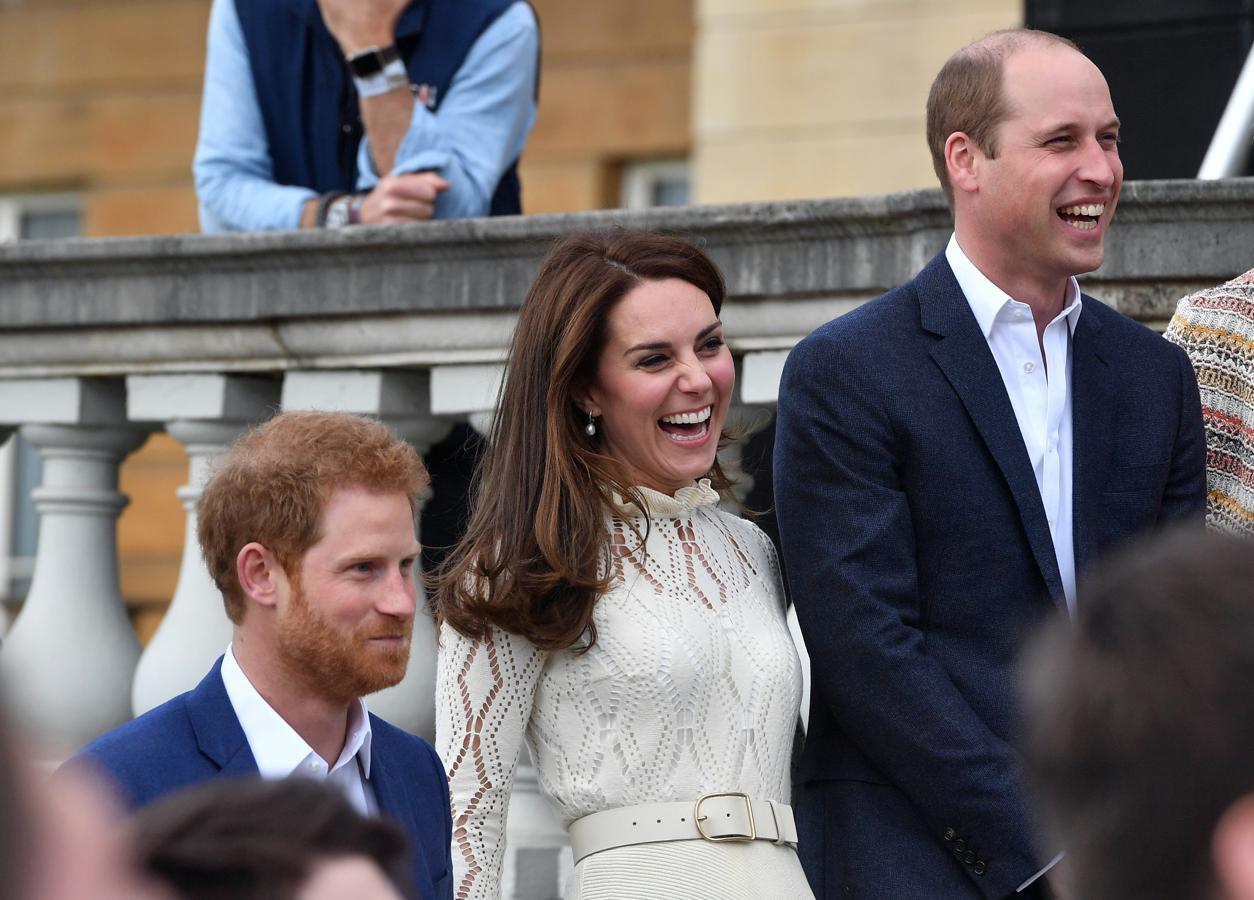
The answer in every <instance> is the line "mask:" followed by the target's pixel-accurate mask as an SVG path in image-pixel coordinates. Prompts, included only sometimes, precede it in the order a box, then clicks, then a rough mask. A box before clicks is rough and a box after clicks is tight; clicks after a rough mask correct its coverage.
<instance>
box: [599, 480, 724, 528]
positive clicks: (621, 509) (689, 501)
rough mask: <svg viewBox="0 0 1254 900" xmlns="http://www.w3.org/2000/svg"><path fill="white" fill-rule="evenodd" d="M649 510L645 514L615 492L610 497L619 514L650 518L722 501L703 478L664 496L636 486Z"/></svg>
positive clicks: (659, 492)
mask: <svg viewBox="0 0 1254 900" xmlns="http://www.w3.org/2000/svg"><path fill="white" fill-rule="evenodd" d="M636 490H637V491H639V492H640V496H641V498H642V499H643V500H644V502H645V505H646V506H647V507H648V510H646V511H644V512H643V513H642V512H641V510H640V509H639V508H638V507H637V506H636V504H634V503H632V502H631V501H630V500H627V499H626V498H624V497H622V496H621V495H619V493H618V492H617V491H614V492H613V494H612V495H611V497H610V505H611V506H612V507H613V508H614V510H615V511H616V512H618V513H621V514H623V515H627V516H640V515H647V516H648V517H649V518H659V517H667V516H677V515H681V514H682V513H686V512H690V511H692V510H694V509H698V508H699V507H702V506H713V505H714V504H715V503H718V501H719V500H720V499H721V498H720V497H719V495H718V491H716V490H714V488H712V487H710V479H708V478H702V479H701V480H700V481H697V482H694V483H693V484H688V485H684V486H683V487H681V488H680V489H679V490H677V491H676V492H675V493H674V494H663V493H662V492H661V491H655V490H653V488H647V487H644V486H643V485H636Z"/></svg>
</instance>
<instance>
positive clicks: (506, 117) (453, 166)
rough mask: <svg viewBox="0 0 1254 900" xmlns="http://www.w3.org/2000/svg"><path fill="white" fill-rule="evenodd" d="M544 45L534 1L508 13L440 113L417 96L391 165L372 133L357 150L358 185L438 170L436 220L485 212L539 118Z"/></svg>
mask: <svg viewBox="0 0 1254 900" xmlns="http://www.w3.org/2000/svg"><path fill="white" fill-rule="evenodd" d="M538 48H539V36H538V31H537V27H536V23H535V17H534V15H533V14H532V12H531V9H530V7H529V6H527V5H526V4H517V5H515V6H514V7H511V8H510V9H508V10H506V11H505V12H504V13H502V14H501V16H500V17H499V18H498V19H497V21H496V22H494V23H493V24H492V25H491V26H490V27H489V28H488V29H487V30H486V31H485V32H484V33H483V35H481V36H480V38H479V40H478V41H476V42H475V45H474V46H473V47H472V48H471V51H470V53H469V54H467V56H466V59H465V61H464V62H463V63H462V66H461V68H460V69H459V70H458V72H457V74H456V75H455V76H454V78H453V82H452V84H451V85H450V86H449V90H448V92H447V95H446V96H445V97H444V98H443V100H442V101H441V103H440V106H439V111H438V113H437V112H432V111H431V110H429V109H427V107H426V106H424V105H422V104H421V103H416V102H412V101H411V104H412V105H411V113H410V117H409V119H408V121H407V123H406V125H407V127H406V129H405V131H404V135H403V137H402V138H401V139H400V141H399V143H398V144H397V146H396V148H395V151H394V156H393V159H392V160H391V165H390V167H385V165H384V163H385V162H386V160H385V159H384V158H383V157H384V155H385V154H384V153H380V152H377V151H376V148H375V141H376V136H375V135H373V134H369V133H368V134H367V137H366V140H364V141H363V142H362V146H361V150H360V152H359V154H358V170H359V172H360V179H359V182H358V187H359V188H360V189H369V188H371V187H373V186H374V184H375V183H376V182H377V180H378V179H379V178H380V176H383V175H387V174H389V173H400V172H419V171H436V172H439V173H440V174H441V175H442V176H444V178H445V180H447V181H448V183H449V187H448V190H446V191H444V192H443V193H442V194H441V196H440V198H439V201H438V203H437V206H436V216H437V217H438V218H465V217H471V216H482V215H486V214H487V212H488V208H489V205H490V203H491V200H492V195H493V193H494V192H495V190H496V186H497V183H498V182H499V181H500V179H501V176H502V174H503V173H504V172H505V171H506V170H507V169H508V168H509V166H510V165H511V164H512V163H513V162H514V160H515V159H517V157H518V155H519V153H520V152H521V151H522V147H523V144H524V142H525V140H526V137H527V134H528V132H529V131H530V129H531V126H532V124H533V122H534V121H535V79H536V73H537V61H538ZM384 149H386V148H384Z"/></svg>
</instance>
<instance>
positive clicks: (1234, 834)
mask: <svg viewBox="0 0 1254 900" xmlns="http://www.w3.org/2000/svg"><path fill="white" fill-rule="evenodd" d="M1211 861H1212V862H1213V863H1214V865H1215V876H1216V880H1217V881H1218V882H1219V887H1220V891H1221V894H1220V896H1222V897H1223V898H1224V900H1254V793H1252V794H1246V795H1245V796H1243V797H1241V798H1239V799H1238V800H1237V801H1236V802H1235V803H1233V804H1232V805H1231V806H1229V807H1228V808H1227V810H1225V811H1224V814H1223V815H1222V816H1220V817H1219V824H1218V825H1216V826H1215V834H1214V836H1213V837H1212V838H1211Z"/></svg>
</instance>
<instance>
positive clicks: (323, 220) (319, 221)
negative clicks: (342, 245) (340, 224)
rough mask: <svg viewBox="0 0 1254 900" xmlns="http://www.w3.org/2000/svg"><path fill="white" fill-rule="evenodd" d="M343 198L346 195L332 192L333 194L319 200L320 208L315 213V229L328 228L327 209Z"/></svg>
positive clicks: (323, 196)
mask: <svg viewBox="0 0 1254 900" xmlns="http://www.w3.org/2000/svg"><path fill="white" fill-rule="evenodd" d="M343 196H344V195H343V194H341V193H338V192H336V191H332V192H331V193H329V194H323V195H322V196H321V197H319V198H318V206H317V208H316V210H315V212H314V226H315V227H317V228H326V227H327V209H328V208H329V207H330V206H331V204H332V203H334V202H335V201H336V200H338V199H339V198H340V197H343Z"/></svg>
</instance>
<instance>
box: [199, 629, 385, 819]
mask: <svg viewBox="0 0 1254 900" xmlns="http://www.w3.org/2000/svg"><path fill="white" fill-rule="evenodd" d="M222 684H223V685H224V686H225V687H226V695H227V698H228V699H229V700H230V701H231V706H232V708H234V710H235V716H236V718H238V719H239V724H240V727H241V728H242V729H243V730H244V737H245V738H247V739H248V746H249V748H250V749H251V750H252V752H253V759H255V760H256V761H257V770H258V771H259V772H260V773H261V777H262V778H287V777H289V776H294V777H298V778H312V779H314V780H315V781H325V782H327V783H328V784H331V785H333V786H334V787H335V788H336V789H337V790H339V791H341V792H342V793H343V794H344V796H345V797H347V798H348V802H349V803H351V804H352V805H353V808H354V809H356V810H357V811H358V812H360V813H362V814H363V815H374V814H375V813H376V811H377V810H378V803H377V802H376V801H375V797H374V792H373V791H372V790H371V788H370V784H369V782H368V781H367V779H368V778H370V716H369V715H368V714H367V711H366V702H365V701H364V700H361V699H358V701H357V702H356V703H355V704H353V705H352V706H351V707H350V709H349V715H348V731H347V738H346V739H345V741H344V749H343V750H341V751H340V758H339V759H337V760H336V761H335V765H333V766H328V765H327V762H326V760H324V759H323V758H322V757H321V756H319V755H318V754H317V753H316V752H314V750H313V748H311V747H310V746H309V745H308V744H307V743H305V739H304V738H302V737H301V736H300V735H299V734H297V733H296V730H295V729H294V728H292V726H291V725H289V724H287V722H286V721H284V719H283V717H282V716H280V715H279V714H278V713H277V712H275V710H274V707H272V706H271V705H270V704H269V703H267V702H266V701H265V698H264V697H262V696H261V694H259V693H258V692H257V689H256V688H255V687H253V684H252V682H251V681H249V680H248V676H247V675H245V674H244V670H243V669H241V668H240V665H239V662H238V661H236V659H235V653H234V651H233V650H232V648H231V647H229V646H228V647H227V648H226V653H225V654H224V655H223V657H222Z"/></svg>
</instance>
